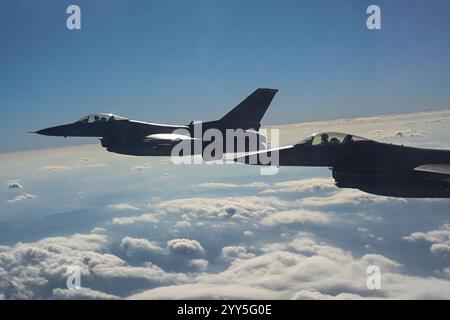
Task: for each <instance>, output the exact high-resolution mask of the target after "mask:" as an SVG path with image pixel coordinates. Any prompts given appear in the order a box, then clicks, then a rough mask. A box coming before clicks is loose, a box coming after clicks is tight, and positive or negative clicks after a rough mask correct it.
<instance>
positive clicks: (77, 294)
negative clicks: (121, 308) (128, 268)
mask: <svg viewBox="0 0 450 320" xmlns="http://www.w3.org/2000/svg"><path fill="white" fill-rule="evenodd" d="M52 293H53V297H54V298H56V299H61V300H91V299H97V300H115V299H119V297H118V296H115V295H112V294H107V293H105V292H101V291H97V290H92V289H89V288H78V289H62V288H56V289H53V291H52Z"/></svg>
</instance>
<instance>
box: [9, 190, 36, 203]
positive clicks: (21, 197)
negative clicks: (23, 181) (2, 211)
mask: <svg viewBox="0 0 450 320" xmlns="http://www.w3.org/2000/svg"><path fill="white" fill-rule="evenodd" d="M34 198H37V196H36V195H34V194H30V193H26V192H24V193H22V194H20V195H18V196H17V197H15V198H13V199H10V200H8V202H9V203H15V202H21V201H25V200H30V199H34Z"/></svg>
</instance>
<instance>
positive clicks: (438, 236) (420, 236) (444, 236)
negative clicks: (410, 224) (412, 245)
mask: <svg viewBox="0 0 450 320" xmlns="http://www.w3.org/2000/svg"><path fill="white" fill-rule="evenodd" d="M403 239H405V240H407V241H412V242H414V241H426V242H430V243H432V245H431V247H430V251H431V252H432V253H434V254H437V255H443V256H446V255H448V254H450V224H448V223H446V224H444V225H442V226H441V227H440V228H439V229H437V230H432V231H428V232H414V233H412V234H410V235H409V236H405V237H403Z"/></svg>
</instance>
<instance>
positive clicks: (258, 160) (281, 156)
mask: <svg viewBox="0 0 450 320" xmlns="http://www.w3.org/2000/svg"><path fill="white" fill-rule="evenodd" d="M294 156H295V151H294V146H292V145H291V146H285V147H280V148H272V149H267V150H263V151H256V152H250V153H247V154H245V155H242V156H239V157H236V158H234V159H233V160H234V161H235V162H238V163H243V164H253V165H260V166H261V165H274V166H280V165H289V164H288V163H287V161H288V160H290V159H293V157H294ZM267 159H272V162H271V163H268V162H267ZM280 161H281V162H280Z"/></svg>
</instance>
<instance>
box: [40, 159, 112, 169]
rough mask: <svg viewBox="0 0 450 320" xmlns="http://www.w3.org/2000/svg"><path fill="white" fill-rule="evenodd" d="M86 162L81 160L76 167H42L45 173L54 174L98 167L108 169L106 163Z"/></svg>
mask: <svg viewBox="0 0 450 320" xmlns="http://www.w3.org/2000/svg"><path fill="white" fill-rule="evenodd" d="M85 160H86V161H83V159H81V160H79V161H78V163H77V164H75V165H49V166H44V167H42V170H44V171H52V172H65V171H71V170H77V169H83V168H98V167H106V166H107V164H105V163H92V164H89V163H88V159H86V158H85Z"/></svg>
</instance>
